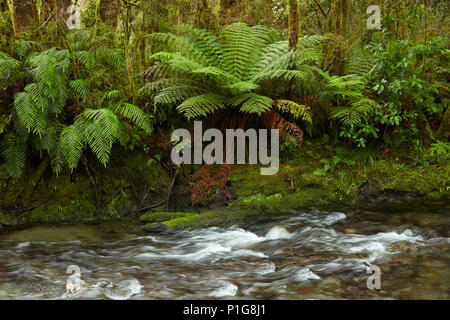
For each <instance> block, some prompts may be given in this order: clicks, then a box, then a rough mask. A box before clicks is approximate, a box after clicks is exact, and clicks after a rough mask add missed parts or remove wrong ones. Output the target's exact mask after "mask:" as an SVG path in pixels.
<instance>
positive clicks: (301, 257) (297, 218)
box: [0, 202, 450, 299]
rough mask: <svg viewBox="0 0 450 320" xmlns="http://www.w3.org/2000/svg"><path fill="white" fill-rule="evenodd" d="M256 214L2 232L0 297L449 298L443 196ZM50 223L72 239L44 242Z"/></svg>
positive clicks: (448, 219) (51, 236)
mask: <svg viewBox="0 0 450 320" xmlns="http://www.w3.org/2000/svg"><path fill="white" fill-rule="evenodd" d="M257 217H258V218H255V217H252V218H249V219H248V221H243V222H242V223H241V224H240V225H239V226H237V225H235V226H230V227H228V228H208V229H203V230H196V231H189V232H188V231H183V232H178V233H175V234H166V235H151V236H150V235H149V236H143V237H142V236H141V237H132V236H130V235H124V234H113V235H110V236H109V238H108V239H107V240H105V239H103V240H99V239H101V237H98V236H97V235H95V232H98V230H97V229H95V227H92V226H91V227H86V226H83V227H79V228H80V229H77V228H76V227H60V228H59V229H58V228H53V229H49V228H47V229H46V228H45V227H42V228H41V229H40V228H39V227H38V228H34V229H32V230H28V233H26V232H27V231H19V232H15V233H9V234H6V235H2V236H1V237H0V298H1V299H23V298H26V299H228V298H233V299H379V298H383V299H449V298H450V288H449V284H450V265H449V263H450V238H449V226H450V224H449V223H450V208H449V205H448V203H447V202H411V203H402V204H398V205H393V204H384V205H382V206H380V205H378V206H369V207H366V208H364V209H342V208H340V210H309V211H297V212H292V213H290V214H289V215H286V216H279V217H272V218H267V217H263V216H257ZM81 228H84V229H83V230H84V232H86V230H88V232H91V233H94V235H92V234H90V235H89V236H86V235H85V234H84V233H82V232H81V231H80V230H81ZM21 232H22V234H21V235H22V236H19V234H20V233H21ZM23 232H25V233H23ZM58 232H60V233H62V234H70V236H71V237H69V238H70V239H72V240H73V241H55V240H56V238H57V237H56V236H55V235H57V234H58ZM77 232H78V234H77ZM24 235H25V238H26V239H27V240H28V239H29V240H28V241H24V239H23V238H24ZM45 237H47V238H48V240H49V241H42V240H45V239H46V238H45ZM55 237H56V238H55ZM33 239H34V240H33ZM74 239H80V240H74ZM71 265H74V266H75V267H72V268H75V269H74V270H76V269H77V268H79V269H80V275H79V278H80V280H79V282H78V283H79V286H77V287H76V290H67V284H68V281H69V282H70V283H72V280H74V278H73V277H76V276H77V275H76V274H72V275H71V277H70V278H69V276H70V274H68V273H67V268H68V267H69V266H71ZM369 265H376V266H378V267H379V268H380V269H381V276H380V279H381V289H378V290H377V289H374V290H370V289H368V287H367V278H368V277H369V276H371V274H368V271H367V269H368V266H369Z"/></svg>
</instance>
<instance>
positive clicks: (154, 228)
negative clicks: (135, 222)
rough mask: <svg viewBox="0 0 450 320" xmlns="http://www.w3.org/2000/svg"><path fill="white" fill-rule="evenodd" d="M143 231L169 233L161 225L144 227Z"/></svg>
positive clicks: (167, 228) (166, 228) (168, 229)
mask: <svg viewBox="0 0 450 320" xmlns="http://www.w3.org/2000/svg"><path fill="white" fill-rule="evenodd" d="M144 231H145V232H148V233H165V232H169V231H170V228H169V227H168V226H166V225H165V224H162V223H157V224H151V225H148V226H145V227H144Z"/></svg>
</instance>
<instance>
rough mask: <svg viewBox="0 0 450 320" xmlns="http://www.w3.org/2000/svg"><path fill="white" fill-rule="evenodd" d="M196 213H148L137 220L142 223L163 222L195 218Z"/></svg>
mask: <svg viewBox="0 0 450 320" xmlns="http://www.w3.org/2000/svg"><path fill="white" fill-rule="evenodd" d="M196 215H197V214H196V213H189V212H148V213H146V214H143V215H142V216H141V217H140V218H139V219H140V220H141V221H144V222H149V223H151V222H163V221H167V220H173V219H181V218H191V217H195V216H196Z"/></svg>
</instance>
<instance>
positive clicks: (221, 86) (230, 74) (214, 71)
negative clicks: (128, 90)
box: [143, 23, 321, 122]
mask: <svg viewBox="0 0 450 320" xmlns="http://www.w3.org/2000/svg"><path fill="white" fill-rule="evenodd" d="M181 33H182V34H181V35H179V36H178V35H173V34H160V33H157V34H153V35H151V38H152V39H155V40H159V41H165V42H166V43H167V45H168V46H169V48H170V49H171V50H169V51H162V52H158V53H156V54H154V55H153V56H152V57H151V60H152V61H153V62H154V65H153V67H152V68H151V70H149V71H148V72H147V73H148V74H152V75H153V82H152V83H151V84H148V85H146V86H145V87H144V88H145V89H143V90H150V91H152V90H153V91H154V92H155V93H156V94H155V97H154V101H155V103H156V104H161V105H166V106H169V107H170V106H173V105H176V106H177V110H178V111H179V112H181V113H182V114H184V115H185V117H186V118H188V119H191V118H199V117H206V116H208V115H210V114H212V113H214V112H216V111H217V110H219V109H230V111H231V110H236V111H239V112H242V113H249V114H257V115H261V114H263V113H265V112H267V111H269V110H272V109H274V106H275V105H277V103H276V102H275V101H274V100H273V98H271V97H270V96H268V95H267V94H266V92H267V86H268V85H269V84H270V82H271V81H277V82H281V83H284V84H285V87H287V84H288V83H289V81H290V80H291V79H293V78H297V79H303V80H306V79H308V77H312V76H314V72H315V71H317V68H316V67H315V66H314V65H310V64H308V63H310V62H311V61H319V60H320V49H319V47H320V41H321V37H319V36H313V37H305V38H302V39H301V40H300V42H299V46H300V47H301V48H303V49H304V50H303V51H301V52H302V53H301V54H296V53H295V52H292V51H291V50H290V49H289V46H288V43H287V41H274V39H273V37H272V33H271V32H270V30H269V29H267V28H265V27H262V26H255V27H249V26H247V25H246V24H244V23H235V24H231V25H229V26H227V27H225V28H224V29H223V31H222V33H221V34H220V36H219V37H217V36H215V35H213V34H212V33H209V32H207V31H205V30H198V29H194V28H192V27H189V26H182V27H181ZM295 64H297V69H296V70H293V66H294V65H295ZM284 111H286V112H288V113H290V114H291V115H292V116H293V117H294V118H302V119H303V120H304V121H306V122H309V121H310V119H311V118H310V115H309V114H308V108H307V107H306V106H302V105H299V104H296V103H295V102H292V101H290V103H289V107H288V108H285V109H284ZM307 114H308V115H307Z"/></svg>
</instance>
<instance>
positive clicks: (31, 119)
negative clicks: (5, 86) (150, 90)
mask: <svg viewBox="0 0 450 320" xmlns="http://www.w3.org/2000/svg"><path fill="white" fill-rule="evenodd" d="M89 37H90V36H89V34H88V33H85V34H84V35H81V34H80V37H78V36H77V37H76V40H75V41H76V43H74V44H73V46H72V49H73V50H72V51H70V52H69V51H68V50H57V49H55V48H52V49H46V50H43V51H41V52H33V51H35V50H39V49H41V45H40V44H38V43H34V42H31V41H27V42H19V45H18V47H17V49H16V54H17V55H18V56H19V57H22V58H23V59H24V60H25V62H23V63H22V62H20V61H18V60H15V59H13V58H11V57H10V56H8V55H6V54H4V53H1V52H0V76H1V77H2V78H3V77H4V78H6V79H9V80H11V82H12V80H15V79H18V77H19V76H20V75H23V81H24V82H25V84H26V85H25V88H24V90H23V91H22V92H18V93H17V94H16V95H15V96H14V104H13V106H14V111H15V115H16V116H15V117H14V123H13V126H12V128H11V129H8V131H9V132H8V134H6V135H5V136H4V137H3V138H4V139H2V141H1V142H0V147H1V156H2V158H3V159H4V160H5V165H4V168H5V169H6V171H7V172H8V173H9V174H10V175H11V176H12V177H14V178H18V177H20V175H21V174H22V172H23V169H24V166H25V161H26V154H27V150H28V147H30V148H31V149H32V150H36V151H38V152H39V153H40V155H41V156H42V153H43V152H47V153H48V155H49V156H50V158H51V164H52V167H53V170H54V172H56V173H57V174H59V173H60V172H61V171H62V170H63V169H64V167H67V168H68V169H70V170H71V171H73V170H74V169H75V168H76V167H77V166H78V163H79V160H80V158H81V156H82V154H83V152H84V150H86V149H90V150H91V151H92V153H93V154H94V155H95V156H96V158H97V159H98V160H99V162H100V163H101V164H102V165H104V166H106V164H107V163H108V161H109V159H110V156H111V151H112V148H113V145H114V144H115V143H116V142H117V141H119V142H120V143H121V144H122V145H125V144H126V143H127V141H128V140H127V139H128V138H127V136H128V131H129V130H130V129H129V128H130V126H129V125H128V126H127V125H125V122H124V121H123V120H128V121H130V122H132V123H133V124H134V125H135V126H136V127H137V128H139V129H142V130H144V131H145V132H146V133H148V134H149V133H150V132H151V129H152V127H151V121H150V117H149V116H148V115H147V114H146V113H145V112H144V111H143V110H142V109H140V108H139V107H137V106H134V105H131V104H128V103H126V102H123V101H122V97H121V96H120V91H119V90H112V91H109V92H106V93H105V94H103V98H104V99H103V102H104V103H105V104H107V105H109V107H105V108H100V109H95V110H94V109H90V108H87V109H84V108H83V106H82V109H81V110H84V112H82V113H81V114H78V115H77V113H78V110H76V109H74V108H73V107H72V105H74V104H75V105H76V106H79V105H80V104H81V105H83V103H84V102H86V100H87V98H88V97H89V96H90V94H91V84H90V81H88V80H86V79H80V78H77V79H74V77H75V76H79V75H81V74H84V73H87V71H89V69H91V68H92V67H93V66H94V65H95V64H96V63H103V62H105V61H106V62H107V63H111V64H112V65H115V66H117V67H118V66H120V65H121V62H120V61H121V59H120V58H119V55H118V54H116V52H115V51H107V50H98V51H96V53H97V54H94V53H92V52H89V51H87V50H86V47H87V46H89V45H90V44H91V43H92V42H91V41H87V40H89V39H90V38H89ZM69 38H72V36H70V35H69ZM72 41H74V40H72ZM108 54H110V55H108ZM102 55H103V56H102ZM99 56H102V58H101V59H100V58H98V59H97V57H99ZM108 57H109V58H110V60H109V62H108V59H109V58H108ZM96 59H97V60H96ZM102 59H103V60H102ZM74 69H76V70H74ZM73 114H75V115H76V117H75V122H74V123H71V121H70V119H71V118H72V115H73Z"/></svg>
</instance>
